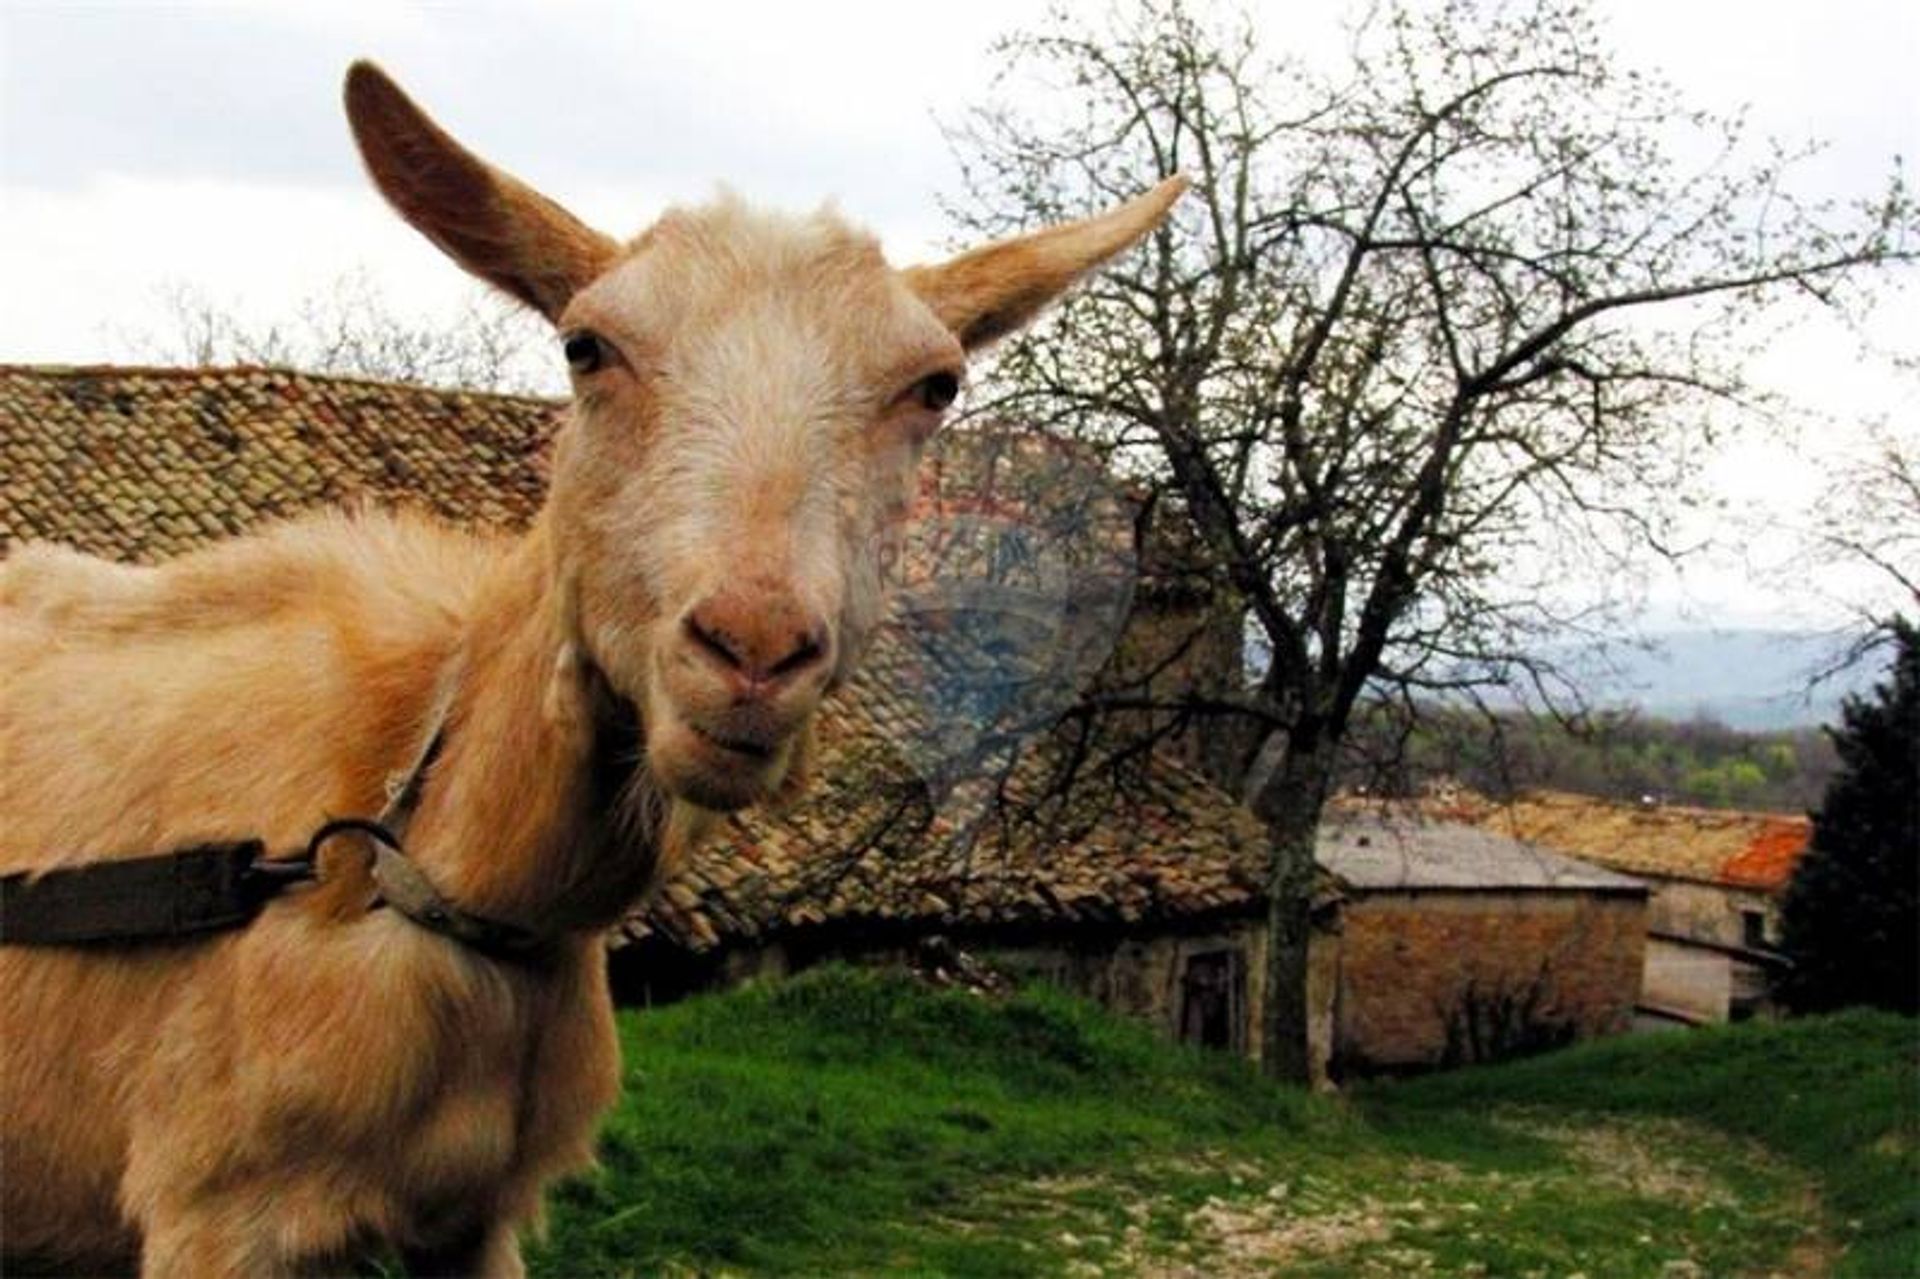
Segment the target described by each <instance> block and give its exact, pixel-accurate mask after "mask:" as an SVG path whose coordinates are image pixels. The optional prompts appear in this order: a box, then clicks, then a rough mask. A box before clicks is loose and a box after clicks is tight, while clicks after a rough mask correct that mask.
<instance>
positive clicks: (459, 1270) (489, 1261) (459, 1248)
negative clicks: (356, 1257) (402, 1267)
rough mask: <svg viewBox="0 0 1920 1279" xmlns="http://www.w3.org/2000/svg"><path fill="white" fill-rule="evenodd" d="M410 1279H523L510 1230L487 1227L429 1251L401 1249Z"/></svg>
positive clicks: (521, 1268)
mask: <svg viewBox="0 0 1920 1279" xmlns="http://www.w3.org/2000/svg"><path fill="white" fill-rule="evenodd" d="M401 1259H402V1260H403V1261H405V1263H406V1267H407V1274H408V1275H409V1276H410V1277H411V1279H524V1276H525V1275H526V1273H527V1271H526V1267H525V1266H523V1265H522V1264H521V1263H520V1241H519V1240H518V1239H517V1238H516V1237H515V1235H514V1230H513V1227H511V1226H508V1225H502V1224H498V1223H495V1224H490V1225H485V1226H478V1227H475V1228H474V1229H473V1230H472V1231H470V1232H468V1233H467V1234H464V1235H461V1236H460V1237H458V1238H456V1239H452V1240H449V1241H447V1242H446V1243H445V1244H442V1245H438V1246H435V1247H432V1248H407V1249H404V1250H402V1252H401Z"/></svg>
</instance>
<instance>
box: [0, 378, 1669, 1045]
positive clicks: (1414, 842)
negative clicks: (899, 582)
mask: <svg viewBox="0 0 1920 1279" xmlns="http://www.w3.org/2000/svg"><path fill="white" fill-rule="evenodd" d="M555 412H556V408H555V405H553V404H552V403H551V402H548V401H544V400H538V399H527V398H519V397H506V396H492V395H478V394H464V393H450V392H441V391H433V390H427V389H422V388H417V387H406V386H397V385H391V384H384V383H378V382H368V381H361V380H355V379H343V378H323V377H313V376H308V375H303V374H298V373H291V372H287V371H282V370H264V369H204V370H140V369H115V368H91V369H69V368H22V367H0V471H4V473H5V474H6V477H7V483H6V485H5V488H4V493H3V495H0V551H4V550H6V549H8V548H10V547H11V546H13V545H15V544H17V543H18V542H20V541H22V540H26V539H47V540H53V541H59V542H63V543H66V544H68V545H72V546H75V547H78V548H80V549H82V550H87V551H91V552H94V553H96V554H102V555H106V556H110V557H112V558H116V559H121V560H126V561H130V562H151V561H153V560H155V559H159V558H163V557H165V556H168V555H172V554H177V553H180V552H183V551H186V550H189V549H192V548H193V547H195V546H198V545H201V544H203V543H205V542H207V541H210V540H213V539H215V538H218V537H222V536H226V535H230V534H235V533H240V532H244V531H245V530H247V529H249V528H251V527H253V526H255V525H258V524H259V523H261V522H263V521H265V520H267V519H270V518H273V517H275V516H280V515H286V514H292V513H294V512H297V511H300V510H303V509H307V508H311V507H314V506H319V505H329V504H339V503H342V502H350V501H354V500H360V499H372V500H377V501H385V502H400V503H407V504H412V505H416V506H423V507H426V508H428V509H431V510H433V511H436V512H438V513H439V514H441V515H443V516H445V517H447V518H449V519H453V520H457V521H461V522H466V523H479V524H490V525H497V526H500V527H503V528H515V527H519V526H521V525H523V524H524V523H525V522H526V521H527V520H528V519H529V518H530V517H531V515H532V514H533V512H534V511H535V510H536V509H537V507H538V505H539V500H540V494H541V491H542V488H543V477H542V463H543V449H544V446H545V442H546V440H547V438H548V436H549V434H550V432H551V430H552V426H553V423H554V420H555ZM1079 465H1080V460H1079V459H1076V458H1073V457H1071V456H1067V455H1064V454H1062V453H1060V452H1059V450H1057V449H1055V448H1053V447H1052V446H1046V445H1040V444H1034V443H1031V442H1019V441H1014V442H1012V443H1005V442H1004V441H1003V443H1002V444H999V445H995V446H993V447H992V448H990V449H988V448H984V447H983V445H982V444H981V443H980V441H979V440H978V439H977V438H976V437H968V436H957V437H954V439H953V442H951V443H949V444H948V445H947V446H946V447H945V448H944V451H942V452H941V453H940V454H938V455H937V456H936V457H935V458H934V459H932V461H931V462H930V464H929V467H928V468H927V471H926V472H925V476H924V479H923V487H922V493H921V509H922V512H923V514H925V513H928V512H931V513H933V514H934V515H937V516H938V517H939V519H938V520H935V521H932V525H933V527H935V528H936V530H937V532H938V536H937V537H935V538H933V540H932V541H931V542H930V541H929V540H928V535H926V534H924V533H917V534H915V535H913V536H916V537H919V538H920V541H919V542H918V543H917V544H916V545H915V546H910V547H909V548H908V554H907V556H906V570H907V571H906V577H907V583H906V586H905V589H903V590H902V591H901V592H900V593H899V594H898V596H897V597H896V604H895V608H894V610H893V612H892V613H891V614H890V616H889V620H888V624H887V625H886V626H885V627H884V628H883V629H882V632H881V634H880V636H879V637H878V639H877V640H876V643H875V645H874V649H873V652H872V654H871V656H870V658H869V660H868V661H867V663H866V665H865V666H864V668H863V670H862V673H861V675H860V676H859V678H858V679H857V680H856V681H855V682H854V684H853V685H852V686H851V687H850V688H849V689H848V690H846V692H845V694H844V695H843V696H841V697H840V698H838V699H837V700H836V701H835V702H834V703H833V704H832V707H831V709H830V710H829V711H828V712H827V713H826V714H824V715H823V717H822V723H821V725H820V739H821V746H822V750H821V758H820V761H819V764H818V767H817V769H816V773H817V776H818V778H819V780H818V782H817V784H816V785H815V786H814V787H813V788H812V789H811V790H810V792H809V793H808V794H807V795H806V796H805V797H804V798H803V799H802V800H801V801H800V802H799V803H798V804H796V805H795V806H794V807H793V808H791V809H789V810H786V811H783V812H780V813H759V812H755V813H746V814H740V815H737V816H735V817H733V818H731V819H729V820H728V822H727V823H725V825H724V828H723V830H722V832H721V836H720V838H718V839H716V840H715V841H714V842H713V843H712V844H711V845H710V846H709V847H707V848H705V849H703V850H702V851H701V852H700V853H699V854H698V855H697V856H695V857H694V858H692V859H691V861H690V864H689V865H687V866H685V867H684V868H682V870H681V872H680V873H679V875H678V876H677V878H675V879H674V880H672V881H671V882H669V883H667V884H666V885H665V886H664V887H663V889H662V890H661V892H660V893H659V895H658V896H657V897H656V898H655V900H654V901H653V902H651V903H650V904H649V905H648V906H647V907H646V908H645V909H644V910H643V911H641V912H640V913H639V914H637V915H636V916H634V917H633V918H632V919H631V920H630V921H629V922H628V923H627V925H626V926H625V928H624V929H623V930H622V931H621V934H620V936H619V937H618V938H617V939H616V943H617V944H616V946H615V949H614V951H613V954H612V959H611V962H612V966H613V971H614V975H615V980H616V987H617V990H618V992H619V995H620V996H621V997H622V998H624V999H627V1000H630V1001H633V1002H639V1003H644V1002H647V1001H658V1000H666V999H672V998H676V997H678V996H680V995H682V994H685V993H687V992H688V991H691V990H695V989H700V988H705V987H710V986H713V985H717V984H725V983H729V982H735V981H740V980H746V979H749V978H752V977H755V976H763V975H768V974H777V973H781V972H786V971H790V970H792V969H795V968H799V967H803V966H805V965H807V964H810V963H815V962H819V961H820V960H823V959H828V958H847V959H855V960H875V959H888V958H896V959H897V958H901V957H905V956H907V955H909V954H911V953H912V952H914V951H915V950H917V949H918V948H920V947H922V946H924V945H925V944H926V941H927V939H928V938H929V937H933V936H936V935H937V936H940V937H944V938H947V939H950V941H951V942H953V943H954V944H957V945H960V946H964V947H967V948H969V949H971V950H974V951H976V952H980V953H984V954H986V955H988V956H990V957H991V958H993V959H994V960H996V961H998V962H999V963H1001V964H1004V965H1005V966H1007V967H1009V968H1013V969H1018V970H1021V971H1024V972H1027V973H1029V974H1034V975H1039V976H1044V977H1047V978H1050V979H1052V980H1055V981H1058V982H1060V983H1061V984H1063V985H1065V986H1068V987H1070V988H1072V989H1075V990H1078V991H1081V992H1083V993H1085V994H1087V995H1089V996H1092V997H1093V998H1096V999H1099V1000H1101V1001H1102V1002H1104V1003H1107V1004H1108V1005H1110V1006H1112V1007H1114V1008H1116V1009H1119V1010H1121V1011H1125V1012H1128V1013H1132V1014H1134V1015H1137V1016H1141V1017H1144V1018H1146V1019H1148V1020H1150V1021H1152V1022H1154V1023H1155V1024H1157V1025H1158V1026H1160V1027H1161V1028H1162V1029H1163V1031H1164V1032H1165V1033H1166V1034H1168V1035H1169V1036H1171V1037H1175V1038H1180V1039H1185V1040H1189V1041H1192V1042H1195V1043H1198V1044H1203V1045H1209V1046H1213V1047H1217V1048H1220V1049H1224V1050H1229V1051H1235V1052H1244V1053H1253V1052H1255V1051H1256V1050H1257V1047H1258V1044H1259V1041H1260V1033H1259V1032H1260V1026H1259V1008H1260V1003H1261V1000H1260V995H1261V989H1260V984H1261V981H1262V975H1263V973H1264V968H1265V925H1264V907H1265V899H1264V896H1263V894H1262V890H1261V882H1262V878H1261V870H1262V865H1263V861H1264V850H1265V838H1264V833H1263V832H1262V831H1261V829H1260V828H1259V826H1258V824H1257V823H1255V822H1254V821H1253V819H1252V818H1251V816H1250V815H1249V814H1248V813H1247V812H1246V811H1245V810H1244V809H1243V808H1242V807H1240V806H1239V805H1238V804H1236V803H1235V802H1234V801H1233V800H1232V799H1231V797H1230V796H1228V795H1227V794H1225V793H1223V792H1222V791H1220V790H1218V789H1217V788H1215V787H1214V786H1212V785H1211V784H1209V783H1208V782H1207V781H1205V780H1204V779H1203V777H1202V775H1201V773H1200V772H1199V771H1198V769H1197V768H1196V767H1195V766H1196V765H1197V766H1200V767H1205V766H1206V764H1207V761H1206V760H1205V759H1203V758H1199V757H1196V756H1192V755H1190V756H1188V757H1187V758H1186V759H1184V760H1183V759H1181V758H1178V757H1176V756H1175V754H1173V753H1169V752H1163V751H1155V750H1140V749H1134V748H1133V745H1132V744H1131V743H1130V742H1129V740H1128V739H1129V738H1130V737H1132V736H1134V735H1133V734H1130V733H1122V734H1120V739H1119V740H1118V741H1114V740H1111V739H1107V738H1102V737H1101V736H1099V735H1098V734H1097V733H1093V732H1090V731H1089V730H1088V728H1087V725H1086V724H1085V722H1083V721H1071V720H1069V721H1067V722H1056V721H1057V720H1059V712H1060V710H1061V709H1062V708H1063V705H1064V703H1063V701H1062V700H1061V693H1062V689H1063V688H1064V687H1066V686H1068V685H1071V684H1072V683H1073V682H1075V681H1078V680H1081V679H1083V678H1085V677H1087V676H1089V675H1091V674H1093V673H1094V671H1095V668H1097V667H1099V666H1100V664H1101V663H1102V662H1103V661H1105V660H1106V653H1107V649H1108V647H1109V646H1110V644H1111V642H1112V641H1113V639H1114V638H1115V630H1116V629H1117V628H1119V627H1120V626H1121V625H1122V624H1123V623H1124V622H1125V621H1126V619H1127V616H1128V610H1129V609H1130V608H1133V609H1134V616H1135V619H1136V625H1135V626H1134V628H1133V629H1131V630H1129V631H1128V632H1126V634H1124V635H1122V636H1121V637H1120V646H1119V647H1120V657H1119V658H1118V659H1117V660H1118V661H1119V662H1121V663H1124V662H1128V661H1136V660H1152V661H1154V662H1155V663H1158V662H1160V660H1161V658H1160V657H1159V656H1158V655H1157V654H1159V651H1160V649H1163V648H1165V647H1166V637H1167V636H1168V635H1169V634H1174V633H1177V632H1178V630H1179V625H1178V623H1179V622H1180V618H1179V617H1178V616H1177V613H1178V611H1179V610H1180V609H1184V608H1187V607H1188V606H1189V604H1190V602H1191V599H1190V597H1192V598H1199V599H1202V600H1205V599H1206V598H1207V596H1206V594H1205V593H1204V592H1201V593H1199V595H1197V596H1194V595H1193V594H1192V593H1191V592H1186V591H1183V590H1181V589H1179V588H1176V587H1168V588H1164V589H1163V588H1162V587H1160V586H1156V585H1154V584H1151V583H1150V584H1149V585H1148V587H1147V588H1146V589H1144V590H1141V591H1138V592H1136V591H1135V590H1134V589H1133V581H1132V578H1131V576H1130V568H1129V566H1128V565H1127V564H1125V563H1123V562H1122V560H1123V558H1124V557H1122V556H1120V555H1119V554H1118V551H1119V549H1120V548H1121V547H1123V546H1125V547H1129V548H1130V546H1131V542H1130V533H1131V523H1130V520H1131V513H1130V508H1129V507H1128V505H1127V500H1126V499H1127V496H1128V495H1126V494H1124V493H1117V492H1116V491H1115V490H1114V489H1113V488H1112V486H1111V485H1105V486H1103V485H1100V484H1087V483H1083V482H1082V481H1083V480H1084V479H1085V477H1084V475H1079V474H1076V473H1075V468H1076V467H1078V466H1079ZM1069 481H1071V483H1069ZM1036 494H1040V495H1044V496H1045V497H1046V498H1047V499H1048V500H1047V501H1046V502H1044V503H1037V501H1036ZM1065 494H1071V495H1072V500H1071V501H1063V495H1065ZM1037 505H1039V506H1045V508H1046V510H1045V511H1043V512H1039V513H1036V506H1037ZM1056 516H1058V517H1059V518H1057V519H1056V518H1055V517H1056ZM926 526H927V522H926V521H922V523H921V524H920V525H918V526H916V527H922V528H924V527H926ZM909 540H910V541H911V540H912V539H911V538H910V539H909ZM983 565H986V566H990V568H991V571H984V572H983V571H982V566H983ZM956 566H962V567H963V568H964V572H957V575H958V576H960V577H963V578H965V579H966V583H965V589H955V587H954V582H953V580H952V578H953V577H954V576H955V575H956ZM943 573H945V574H946V577H944V578H943ZM1136 606H1137V607H1136ZM1142 618H1144V619H1145V625H1144V626H1142V625H1139V624H1138V623H1139V621H1140V619H1142ZM1207 634H1208V635H1209V636H1211V639H1210V641H1209V642H1211V643H1213V644H1214V645H1215V647H1218V646H1219V645H1220V644H1229V645H1231V644H1232V642H1233V636H1232V635H1231V633H1229V632H1226V631H1222V630H1221V629H1220V628H1219V627H1211V628H1209V629H1208V631H1207ZM1143 654H1145V655H1147V658H1145V659H1143V658H1142V655H1143ZM1216 656H1217V654H1216ZM1204 664H1205V665H1206V666H1207V667H1208V668H1209V669H1211V668H1212V667H1214V666H1217V665H1218V664H1219V663H1217V662H1215V661H1213V660H1211V659H1210V658H1209V659H1208V660H1207V661H1206V662H1205V663H1204ZM1178 671H1179V666H1178V664H1177V663H1175V664H1172V665H1167V666H1165V668H1164V670H1163V674H1162V678H1163V679H1169V678H1173V679H1177V678H1178ZM1369 821H1370V819H1368V818H1365V817H1356V818H1354V819H1353V820H1351V821H1349V822H1347V823H1345V824H1343V825H1341V826H1339V827H1337V828H1335V829H1330V830H1329V831H1328V832H1327V833H1326V837H1325V840H1324V841H1323V845H1322V851H1321V859H1322V862H1323V867H1324V869H1325V871H1326V874H1325V876H1324V883H1323V892H1322V894H1321V909H1320V910H1319V912H1318V916H1319V919H1320V922H1321V931H1320V934H1319V936H1318V937H1317V939H1316V941H1315V943H1314V947H1313V961H1312V968H1313V989H1312V991H1311V992H1310V994H1311V996H1312V1001H1313V1004H1314V1007H1315V1009H1316V1012H1315V1016H1314V1036H1315V1052H1316V1056H1317V1057H1318V1059H1319V1060H1320V1062H1321V1063H1322V1066H1323V1070H1325V1071H1327V1072H1331V1073H1334V1074H1340V1073H1352V1072H1359V1071H1368V1070H1409V1069H1420V1068H1426V1067H1431V1066H1436V1065H1443V1064H1446V1063H1448V1062H1451V1061H1458V1060H1466V1059H1472V1058H1476V1057H1481V1056H1489V1055H1499V1054H1501V1053H1503V1052H1507V1051H1512V1050H1518V1049H1525V1048H1530V1047H1535V1046H1539V1045H1541V1044H1545V1043H1550V1042H1559V1041H1561V1040H1564V1039H1566V1038H1570V1037H1575V1036H1580V1035H1587V1034H1599V1033H1607V1032H1611V1031H1613V1030H1617V1029H1619V1028H1621V1026H1622V1025H1623V1024H1624V1017H1625V1014H1624V1012H1623V1010H1624V1009H1625V1008H1628V1007H1630V1006H1631V1003H1632V999H1633V993H1634V990H1635V989H1636V988H1637V972H1638V968H1639V965H1640V963H1641V958H1640V955H1641V944H1640V941H1639V939H1640V937H1641V935H1642V933H1643V932H1644V931H1645V930H1644V926H1643V924H1642V922H1641V912H1642V911H1643V910H1644V905H1643V903H1644V897H1643V895H1641V894H1640V893H1639V892H1638V890H1637V889H1636V888H1635V887H1632V886H1629V885H1627V884H1624V883H1622V882H1620V881H1619V879H1618V877H1615V876H1609V875H1606V874H1604V873H1601V872H1596V871H1594V870H1592V869H1591V868H1588V867H1581V866H1578V865H1576V864H1574V863H1571V862H1569V861H1567V860H1565V859H1561V858H1555V857H1552V856H1551V855H1548V854H1543V853H1541V852H1539V851H1538V850H1536V849H1533V848H1530V847H1527V846H1525V845H1522V844H1520V843H1517V842H1515V841H1513V840H1510V839H1502V838H1497V837H1495V836H1492V835H1489V834H1487V833H1486V832H1472V831H1464V830H1461V829H1459V828H1457V827H1447V826H1444V825H1439V824H1434V823H1412V824H1408V823H1398V824H1386V823H1382V822H1379V821H1372V823H1371V824H1369Z"/></svg>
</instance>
